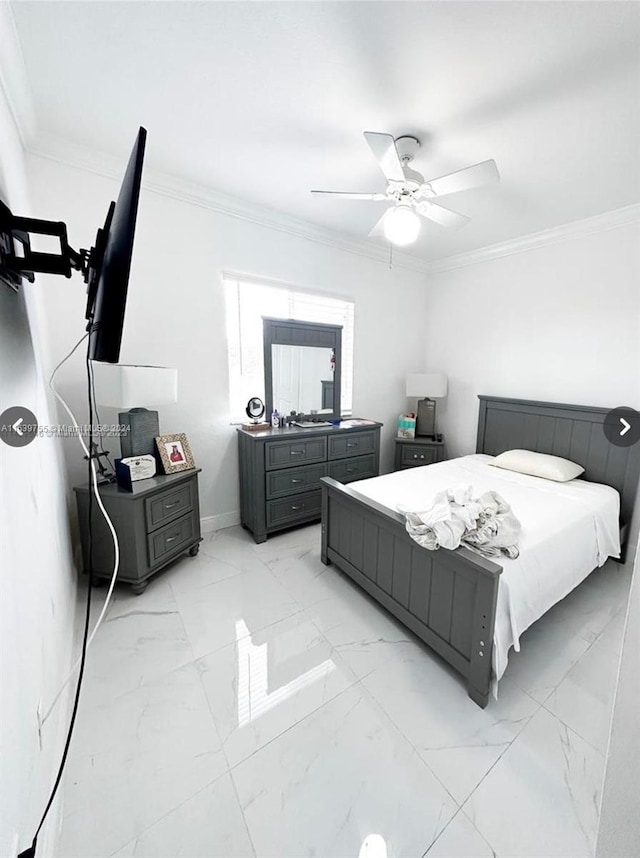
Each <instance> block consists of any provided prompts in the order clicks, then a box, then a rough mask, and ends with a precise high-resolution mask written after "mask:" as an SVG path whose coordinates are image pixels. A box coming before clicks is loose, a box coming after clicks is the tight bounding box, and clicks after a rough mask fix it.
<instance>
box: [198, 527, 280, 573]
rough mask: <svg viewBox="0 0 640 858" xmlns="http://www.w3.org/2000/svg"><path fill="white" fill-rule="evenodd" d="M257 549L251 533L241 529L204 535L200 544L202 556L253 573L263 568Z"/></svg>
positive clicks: (228, 528) (236, 528) (228, 529)
mask: <svg viewBox="0 0 640 858" xmlns="http://www.w3.org/2000/svg"><path fill="white" fill-rule="evenodd" d="M265 544H266V543H265ZM257 548H258V546H257V545H256V543H255V542H254V541H253V537H252V536H251V534H250V533H249V531H247V530H243V529H242V528H241V527H226V528H225V529H224V530H216V531H214V532H213V533H206V534H204V536H203V539H202V542H201V543H200V554H202V555H203V556H205V557H212V558H213V559H214V560H222V561H224V562H225V563H228V564H229V566H234V567H235V568H236V569H239V570H240V571H241V572H251V571H253V570H254V569H256V568H262V560H261V559H260V556H259V554H258V553H257V551H256V549H257Z"/></svg>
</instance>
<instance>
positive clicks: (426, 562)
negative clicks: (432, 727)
mask: <svg viewBox="0 0 640 858" xmlns="http://www.w3.org/2000/svg"><path fill="white" fill-rule="evenodd" d="M479 399H480V411H479V418H478V436H477V445H476V455H475V456H467V457H462V458H460V459H455V460H452V461H450V462H443V463H440V464H437V465H428V466H425V467H424V468H415V469H410V470H408V471H400V472H396V473H394V474H389V475H386V476H384V477H378V478H375V479H373V480H363V481H361V482H355V483H350V484H349V485H342V484H340V483H338V482H336V481H335V480H332V479H330V478H324V479H323V481H322V482H323V500H322V549H321V556H322V560H323V562H324V563H326V564H328V563H334V564H335V565H336V566H337V567H338V568H340V569H341V570H342V571H343V572H345V573H346V574H347V575H348V576H349V577H350V578H352V579H353V580H354V581H355V582H356V583H357V584H359V585H360V586H361V587H362V588H363V589H364V590H365V591H366V592H367V593H369V594H370V595H371V596H372V597H373V598H374V599H375V600H376V601H377V602H379V603H380V604H381V605H382V606H383V607H384V608H386V609H387V610H388V611H389V612H390V613H392V614H393V615H394V616H395V617H396V618H397V619H399V620H400V621H401V622H402V623H403V624H404V625H405V626H406V627H407V628H409V629H410V630H411V631H412V632H414V633H415V634H416V635H417V636H418V637H419V638H421V639H422V640H423V641H424V642H425V643H426V644H427V645H428V646H430V647H431V648H432V649H433V650H434V651H435V652H437V653H438V654H439V655H440V656H441V657H442V658H444V659H445V661H447V662H448V663H449V664H450V665H451V666H452V667H453V668H454V669H455V670H457V671H458V672H459V673H460V674H462V676H463V677H465V679H466V681H467V687H468V693H469V696H470V697H471V699H472V700H474V701H475V702H476V703H477V704H478V705H479V706H481V707H485V706H486V705H487V703H488V702H489V698H490V694H491V691H492V689H493V690H494V692H495V689H496V685H497V680H498V679H499V678H500V676H501V675H502V673H503V672H504V669H505V667H506V662H507V654H508V651H509V649H510V647H511V646H515V647H516V648H517V647H518V641H519V636H520V634H521V633H522V632H523V631H524V630H525V629H526V628H527V627H528V626H529V625H530V624H531V623H532V622H534V621H535V620H536V619H538V618H539V617H540V616H542V614H543V613H545V612H546V610H548V608H550V607H551V606H552V605H553V604H555V603H556V602H557V601H559V600H560V599H562V598H564V596H565V595H566V594H567V593H568V592H570V590H572V589H573V588H574V587H575V586H577V585H578V584H579V583H580V582H581V581H582V580H583V579H584V578H586V577H587V575H588V574H589V573H590V572H591V571H592V570H593V569H594V568H596V567H597V566H599V565H602V563H604V562H605V560H606V559H607V557H608V556H614V557H615V556H616V555H618V556H619V559H621V560H623V559H624V552H625V547H626V540H627V529H628V523H629V521H630V519H631V514H632V511H633V504H634V501H635V496H636V491H637V487H638V479H639V476H640V445H635V446H632V447H628V448H623V447H616V446H614V445H612V444H610V443H609V442H608V441H607V440H606V438H605V435H604V432H603V429H602V424H603V421H604V418H605V416H606V414H607V413H608V411H607V409H604V408H588V407H583V406H576V405H565V404H557V403H549V402H532V401H529V400H518V399H504V398H496V397H487V396H481V397H479ZM509 449H527V450H533V451H535V452H540V453H549V454H552V455H556V456H561V457H563V458H567V459H570V460H571V461H574V462H577V463H578V464H580V465H582V466H583V467H584V468H585V473H584V474H583V475H582V477H581V478H580V479H578V480H572V481H571V482H570V483H561V484H558V483H552V482H551V481H548V480H542V479H540V478H538V477H528V476H524V475H521V474H515V473H513V472H508V471H500V470H499V469H497V468H493V467H491V465H490V461H491V458H492V457H495V456H497V455H498V454H500V453H502V452H504V451H506V450H509ZM451 481H453V483H455V484H463V483H466V484H469V485H473V486H474V489H477V490H478V491H482V490H484V489H485V488H487V487H488V488H494V489H496V490H497V491H498V492H499V493H500V494H502V495H503V497H504V498H505V500H507V502H509V503H511V505H512V506H513V509H514V512H516V514H519V516H520V517H521V521H522V524H523V531H522V540H521V552H520V557H519V558H518V559H517V560H510V559H507V558H504V559H500V561H499V562H494V560H488V559H486V558H484V557H482V556H480V555H479V554H477V553H476V552H473V551H471V550H470V549H468V548H465V547H460V548H458V549H456V550H455V551H445V550H443V549H440V550H438V551H427V550H426V549H424V548H422V547H420V546H419V545H418V544H417V543H415V542H414V541H413V540H412V539H411V537H410V536H409V534H408V533H407V532H406V529H405V522H404V516H402V515H401V514H400V513H398V512H396V511H395V510H396V507H397V505H398V504H400V505H401V506H403V507H404V508H407V506H411V505H412V504H415V503H417V502H418V501H419V499H420V498H421V497H428V496H431V497H432V496H433V494H435V493H436V491H438V490H440V489H441V488H448V487H450V483H451ZM447 483H449V485H447ZM558 522H561V523H562V524H561V526H558Z"/></svg>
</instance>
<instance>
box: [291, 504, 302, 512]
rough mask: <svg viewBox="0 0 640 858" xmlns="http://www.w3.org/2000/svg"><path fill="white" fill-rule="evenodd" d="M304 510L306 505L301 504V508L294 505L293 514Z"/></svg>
mask: <svg viewBox="0 0 640 858" xmlns="http://www.w3.org/2000/svg"><path fill="white" fill-rule="evenodd" d="M301 509H304V504H300V506H295V505H293V506H292V507H291V512H298V511H299V510H301Z"/></svg>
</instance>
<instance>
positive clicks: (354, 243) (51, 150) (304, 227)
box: [28, 133, 430, 274]
mask: <svg viewBox="0 0 640 858" xmlns="http://www.w3.org/2000/svg"><path fill="white" fill-rule="evenodd" d="M28 152H29V154H30V155H33V156H35V157H38V158H44V159H47V160H50V161H54V162H56V163H59V164H64V165H65V166H68V167H73V168H76V169H81V170H86V171H88V172H91V173H94V174H96V175H99V176H103V177H105V178H108V179H113V180H116V181H120V179H121V178H122V169H123V159H122V158H117V157H114V156H113V155H107V154H106V153H102V152H98V151H95V150H93V149H90V148H89V147H85V146H82V145H79V144H77V143H73V142H71V141H70V140H66V139H64V138H61V137H58V136H57V135H53V134H50V133H43V134H40V135H39V136H38V139H37V141H36V142H34V143H33V144H32V145H30V146H29V147H28ZM142 187H143V188H144V189H145V190H146V191H151V192H153V193H156V194H161V195H162V196H166V197H170V198H171V199H174V200H178V201H180V202H186V203H189V204H190V205H195V206H199V207H201V208H205V209H209V210H210V211H215V212H218V213H220V214H223V215H227V216H229V217H233V218H238V219H240V220H245V221H249V222H251V223H255V224H258V225H259V226H264V227H267V228H269V229H275V230H278V231H279V232H284V233H287V234H288V235H292V236H295V237H297V238H304V239H307V240H308V241H314V242H316V243H318V244H323V245H326V246H328V247H332V248H335V249H337V250H342V251H345V252H347V253H353V254H356V255H358V256H363V257H366V258H368V259H371V260H373V261H375V262H381V263H384V264H388V263H389V250H388V249H387V248H386V247H383V246H381V245H378V244H374V243H372V242H368V241H363V240H361V239H357V238H350V237H347V236H345V235H342V234H341V233H338V232H335V231H333V230H330V229H326V228H324V227H320V226H317V225H316V224H313V223H310V222H309V221H305V220H302V219H301V218H296V217H293V216H291V215H286V214H283V213H281V212H278V211H276V210H275V209H270V208H267V207H266V206H261V205H257V204H256V203H251V202H249V201H247V200H243V199H240V198H239V197H234V196H231V195H230V194H225V193H222V192H221V191H217V190H214V189H213V188H208V187H206V186H204V185H200V184H196V183H195V182H190V181H188V180H186V179H182V178H179V177H178V176H175V175H172V174H169V173H164V172H161V171H158V170H151V169H147V168H145V171H144V176H143V181H142ZM393 265H394V267H397V268H404V269H407V270H409V271H415V272H418V273H420V274H428V273H429V271H430V263H428V262H427V261H426V260H423V259H418V258H417V257H415V256H411V255H410V254H408V253H401V252H398V251H395V250H394V252H393Z"/></svg>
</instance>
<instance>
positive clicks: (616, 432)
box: [603, 406, 640, 447]
mask: <svg viewBox="0 0 640 858" xmlns="http://www.w3.org/2000/svg"><path fill="white" fill-rule="evenodd" d="M603 429H604V434H605V435H606V436H607V440H608V441H609V442H610V443H611V444H615V446H616V447H631V445H632V444H636V443H637V442H638V441H640V413H639V412H638V411H636V410H635V409H633V408H627V407H626V406H623V407H621V408H614V409H613V411H610V412H609V413H608V414H607V416H606V417H605V418H604V425H603Z"/></svg>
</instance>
